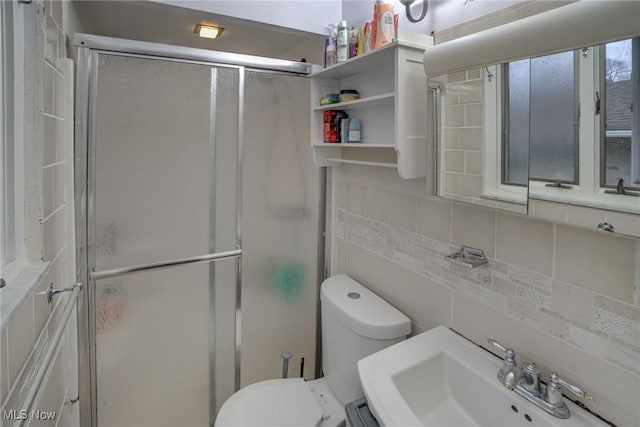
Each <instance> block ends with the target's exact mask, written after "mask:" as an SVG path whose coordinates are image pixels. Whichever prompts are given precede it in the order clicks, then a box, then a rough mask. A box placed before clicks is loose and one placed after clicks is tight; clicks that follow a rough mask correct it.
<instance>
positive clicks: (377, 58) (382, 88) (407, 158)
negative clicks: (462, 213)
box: [310, 30, 433, 179]
mask: <svg viewBox="0 0 640 427" xmlns="http://www.w3.org/2000/svg"><path fill="white" fill-rule="evenodd" d="M398 38H399V40H398V41H396V42H394V43H392V44H389V45H387V46H384V47H382V48H379V49H376V50H374V51H370V52H367V53H365V54H364V55H361V56H358V57H355V58H352V59H350V60H348V61H347V62H343V63H341V64H337V65H334V66H331V67H328V68H325V69H322V70H320V71H317V72H315V73H312V74H311V76H310V77H311V100H312V105H311V147H312V148H313V158H314V161H315V163H316V164H317V165H318V166H338V165H341V164H357V165H368V166H376V167H388V168H394V169H397V170H398V174H399V175H400V177H402V178H406V179H408V178H422V177H424V176H426V164H427V161H426V152H427V142H426V138H427V137H426V135H427V125H426V123H427V120H426V104H427V80H426V77H425V74H424V70H423V68H422V56H423V54H424V50H425V49H427V48H428V47H430V46H432V45H433V39H432V38H431V37H430V36H425V35H422V34H416V33H410V32H405V31H402V30H401V31H400V33H399V37H398ZM343 89H356V90H357V91H358V93H359V94H360V99H357V100H355V101H349V102H341V103H337V104H330V105H320V104H319V100H320V98H321V97H323V96H325V95H326V94H327V93H339V92H340V90H343ZM326 110H343V111H345V112H346V113H347V114H348V115H349V117H352V118H358V119H360V123H361V141H362V142H360V143H346V144H327V143H324V141H323V117H324V116H323V114H324V111H326Z"/></svg>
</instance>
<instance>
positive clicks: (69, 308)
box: [14, 283, 82, 427]
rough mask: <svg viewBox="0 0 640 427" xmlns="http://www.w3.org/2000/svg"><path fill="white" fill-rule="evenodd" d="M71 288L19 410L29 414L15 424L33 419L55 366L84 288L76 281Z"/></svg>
mask: <svg viewBox="0 0 640 427" xmlns="http://www.w3.org/2000/svg"><path fill="white" fill-rule="evenodd" d="M71 288H72V289H73V292H72V293H71V296H70V297H69V299H68V301H67V305H66V306H65V307H64V311H63V312H62V316H61V318H60V320H59V324H58V329H56V332H55V334H54V335H53V338H52V339H51V342H50V344H49V348H47V352H46V354H45V356H44V359H43V360H42V363H41V364H40V367H39V368H38V370H37V373H36V376H35V378H34V379H33V383H32V385H31V388H30V389H29V393H28V394H27V397H25V399H24V402H23V403H22V410H21V411H20V412H19V414H27V416H24V417H22V418H20V419H18V420H17V422H16V424H14V426H17V427H22V426H23V425H25V424H26V423H27V422H31V421H33V420H32V418H31V417H29V416H28V415H29V414H31V413H32V412H31V410H32V409H33V404H34V403H35V400H36V397H37V396H38V394H39V393H40V391H41V390H40V389H41V388H42V386H43V385H44V379H45V377H46V376H47V374H48V373H49V371H50V370H51V368H52V367H53V365H52V362H53V359H54V358H55V356H56V355H57V354H58V349H59V348H60V344H61V343H62V341H61V338H62V335H63V334H64V331H65V329H66V328H67V322H68V321H69V317H70V316H71V313H72V312H73V307H74V306H75V305H76V302H77V301H78V295H79V294H80V291H81V290H82V284H81V283H76V284H74V285H73V286H71ZM51 318H53V314H52V315H51V317H49V319H50V320H51ZM48 324H49V322H47V325H48ZM47 325H45V328H46V327H47Z"/></svg>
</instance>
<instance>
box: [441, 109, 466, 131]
mask: <svg viewBox="0 0 640 427" xmlns="http://www.w3.org/2000/svg"><path fill="white" fill-rule="evenodd" d="M445 115H446V116H445V123H446V127H462V126H464V120H465V106H464V105H449V106H447V108H446V111H445Z"/></svg>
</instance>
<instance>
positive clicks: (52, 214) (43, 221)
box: [38, 203, 67, 224]
mask: <svg viewBox="0 0 640 427" xmlns="http://www.w3.org/2000/svg"><path fill="white" fill-rule="evenodd" d="M66 205H67V204H66V203H63V204H61V205H60V206H58V207H57V208H56V209H55V210H54V211H53V212H51V213H50V214H49V215H47V216H46V217H45V218H43V219H41V220H39V221H38V222H40V224H44V223H45V222H47V221H49V220H50V219H51V218H52V217H53V216H54V215H55V214H57V213H58V212H60V211H61V210H62V209H64V207H65V206H66Z"/></svg>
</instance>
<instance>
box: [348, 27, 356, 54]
mask: <svg viewBox="0 0 640 427" xmlns="http://www.w3.org/2000/svg"><path fill="white" fill-rule="evenodd" d="M357 55H358V30H356V29H355V28H353V27H351V40H350V42H349V58H353V57H355V56H357Z"/></svg>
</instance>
